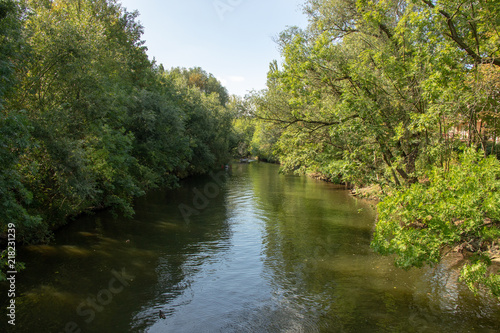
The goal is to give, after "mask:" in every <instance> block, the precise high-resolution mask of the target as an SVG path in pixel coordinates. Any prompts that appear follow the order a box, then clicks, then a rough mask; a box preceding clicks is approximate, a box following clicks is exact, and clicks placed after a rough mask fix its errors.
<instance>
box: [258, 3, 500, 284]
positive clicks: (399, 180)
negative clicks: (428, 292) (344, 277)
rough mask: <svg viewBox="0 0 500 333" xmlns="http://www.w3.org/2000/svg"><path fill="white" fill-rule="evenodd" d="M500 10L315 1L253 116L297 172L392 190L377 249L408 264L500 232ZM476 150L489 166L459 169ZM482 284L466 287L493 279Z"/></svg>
mask: <svg viewBox="0 0 500 333" xmlns="http://www.w3.org/2000/svg"><path fill="white" fill-rule="evenodd" d="M494 3H495V1H480V2H477V1H465V2H464V1H454V0H452V1H448V0H446V1H445V0H442V1H441V0H437V1H427V0H407V1H392V0H389V1H371V0H342V1H341V0H308V1H306V4H305V6H304V11H305V12H306V13H307V14H308V16H309V25H308V27H307V29H305V30H301V29H299V28H296V27H292V28H288V29H287V30H285V31H284V32H282V33H281V34H280V36H279V37H278V38H277V42H278V44H279V47H280V50H281V55H282V59H283V61H282V64H278V62H277V61H274V62H273V63H271V65H270V71H269V74H268V84H267V89H266V90H264V91H262V92H260V94H259V95H258V96H257V97H255V101H256V110H255V117H256V118H258V119H260V120H262V121H265V122H268V123H271V124H273V126H274V127H277V128H279V129H280V131H279V134H278V135H279V137H278V138H277V140H276V142H275V143H274V151H275V152H276V153H277V155H278V159H279V160H280V161H281V162H282V164H283V168H284V169H285V170H287V171H293V172H296V173H300V174H306V173H320V174H323V175H324V176H326V178H328V179H331V180H332V181H335V182H344V183H346V182H347V183H351V184H354V185H355V186H358V187H362V186H368V185H372V184H377V185H379V186H380V187H381V188H382V191H383V192H384V193H392V197H391V196H387V197H385V198H384V202H383V203H381V205H380V207H379V209H380V214H381V218H380V222H379V227H378V228H379V229H378V231H377V235H376V240H375V241H374V244H375V245H374V246H375V248H376V249H377V250H378V251H379V252H381V253H386V254H388V253H396V254H398V257H397V258H398V259H397V263H398V265H400V266H402V267H405V268H408V267H411V266H417V267H420V266H422V265H423V264H425V263H436V262H438V261H439V259H440V257H441V255H442V250H443V248H444V247H445V246H454V247H457V246H463V247H467V245H466V244H469V243H468V242H473V243H474V242H476V241H479V242H480V243H479V244H482V245H481V246H479V245H478V246H476V245H474V246H473V247H474V249H475V251H476V252H477V251H483V252H484V250H485V249H484V246H488V244H487V242H493V240H498V238H499V236H500V235H499V234H497V233H496V232H494V230H496V229H495V228H496V227H495V223H497V222H498V217H497V216H496V215H495V214H497V213H496V210H497V209H498V197H497V195H496V194H495V192H494V191H496V190H497V186H498V184H497V183H498V179H497V178H496V177H498V174H497V164H496V163H497V161H496V160H495V159H492V158H486V157H487V155H489V154H497V152H498V149H497V147H496V146H497V143H496V142H497V138H498V96H497V94H498V89H497V86H498V82H497V81H498V69H499V68H500V49H499V48H498V30H499V27H500V25H499V21H498V6H495V5H493V4H494ZM464 145H465V146H467V147H469V148H475V147H481V148H482V150H483V156H482V158H480V157H477V156H476V155H475V154H472V153H470V152H467V153H466V154H465V155H463V157H462V159H461V160H460V163H459V164H456V163H457V162H455V161H456V153H457V151H458V150H459V147H462V146H464ZM471 156H473V157H471ZM474 177H476V178H474ZM428 178H430V179H431V180H430V185H429V184H426V183H425V181H426V180H427V179H428ZM481 180H482V181H483V182H481ZM488 181H489V182H488ZM449 189H452V191H450V190H449ZM489 191H493V192H492V193H493V194H491V193H489ZM495 199H496V201H495ZM488 221H491V222H492V223H491V224H492V225H488V226H487V227H486V230H483V229H484V228H483V227H485V226H484V224H486V223H488ZM485 232H486V233H488V234H489V235H490V236H488V237H490V239H488V240H486V238H485V237H486V236H485V235H486V234H483V233H485ZM495 237H496V238H495ZM483 240H484V241H485V242H486V243H481V241H483ZM474 244H476V243H474ZM471 246H472V245H471ZM469 247H470V246H469ZM481 258H482V257H481ZM474 267H475V268H474V269H472V268H470V269H469V270H468V271H467V269H466V270H465V271H464V272H479V271H481V270H480V269H479V268H477V267H479V266H474ZM481 272H482V271H481ZM483 275H484V274H483ZM474 276H475V277H477V275H474V274H472V273H470V274H469V273H464V281H467V282H468V283H469V285H471V283H474V281H475V282H481V283H483V284H488V283H490V282H488V283H487V282H486V280H480V279H479V280H478V279H476V278H474ZM493 276H495V275H493ZM493 279H496V278H493ZM488 281H490V280H488ZM489 286H490V287H491V286H492V284H491V283H490V284H489ZM492 289H494V288H493V287H492Z"/></svg>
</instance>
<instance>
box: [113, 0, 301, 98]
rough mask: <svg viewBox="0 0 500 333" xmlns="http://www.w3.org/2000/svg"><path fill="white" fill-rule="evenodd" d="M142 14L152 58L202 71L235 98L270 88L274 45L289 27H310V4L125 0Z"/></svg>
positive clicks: (293, 1)
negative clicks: (307, 12)
mask: <svg viewBox="0 0 500 333" xmlns="http://www.w3.org/2000/svg"><path fill="white" fill-rule="evenodd" d="M119 2H121V4H122V6H123V7H125V8H126V9H127V11H129V12H132V11H135V10H138V11H139V13H140V16H139V18H138V19H137V20H138V21H139V22H140V23H141V24H142V25H143V27H144V35H143V38H142V39H143V40H145V42H146V44H145V45H146V46H147V48H148V56H149V58H150V59H153V58H154V59H155V60H156V62H157V63H158V64H163V66H164V67H165V69H170V68H172V67H185V68H191V67H201V68H203V69H204V70H205V71H206V72H208V73H211V74H213V75H214V76H215V77H216V78H217V79H219V81H221V83H222V84H223V85H224V86H225V87H226V88H227V89H228V91H229V93H230V94H235V95H240V96H242V97H243V96H244V95H245V94H247V93H248V92H249V91H251V90H261V89H264V88H265V87H266V80H267V72H268V70H269V63H270V62H271V61H273V60H274V59H276V60H278V61H279V60H280V59H281V58H280V53H279V50H278V46H277V44H276V43H275V42H274V41H273V38H274V37H277V36H278V35H279V33H280V32H281V31H283V30H285V29H286V28H287V26H298V27H301V28H305V27H306V26H307V17H306V15H305V14H303V12H302V6H303V4H304V2H305V1H304V0H119Z"/></svg>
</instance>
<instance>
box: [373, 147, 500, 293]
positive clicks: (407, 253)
mask: <svg viewBox="0 0 500 333" xmlns="http://www.w3.org/2000/svg"><path fill="white" fill-rule="evenodd" d="M482 156H484V155H483V154H482V153H478V152H476V151H474V150H466V151H464V153H463V154H461V156H460V159H459V161H458V162H456V163H454V164H451V165H450V166H449V169H448V170H446V169H443V168H434V169H432V171H431V172H430V174H429V175H428V181H426V182H425V183H417V184H413V185H412V186H411V187H409V188H406V189H404V190H400V191H397V192H396V193H393V194H392V195H390V196H387V197H386V198H385V199H384V200H383V201H382V202H380V203H379V206H378V211H379V221H378V223H377V226H376V232H375V236H374V239H373V242H372V247H373V248H374V249H375V251H377V252H379V253H381V254H384V255H389V254H394V255H396V259H395V261H396V265H397V266H399V267H402V268H405V269H408V268H411V267H422V266H423V265H425V264H429V265H433V264H436V263H438V262H439V261H440V259H441V256H442V254H443V250H444V249H445V248H451V249H454V250H455V251H460V252H463V253H464V254H470V253H474V254H475V255H474V256H467V258H468V260H469V261H470V262H471V263H472V265H465V266H464V268H463V270H462V281H464V282H466V283H467V285H468V286H469V287H470V288H471V289H472V290H473V291H477V288H476V287H475V286H476V285H477V284H481V285H484V286H486V287H488V288H489V289H490V291H491V292H492V293H493V294H495V295H496V296H500V281H499V280H500V279H499V278H498V275H495V274H489V273H488V270H487V269H486V268H487V266H489V265H491V251H490V250H491V249H492V245H493V243H494V242H495V241H497V240H498V239H499V238H500V229H499V223H500V195H499V192H498V191H499V190H500V163H499V161H498V160H497V159H496V158H495V157H488V158H483V157H482Z"/></svg>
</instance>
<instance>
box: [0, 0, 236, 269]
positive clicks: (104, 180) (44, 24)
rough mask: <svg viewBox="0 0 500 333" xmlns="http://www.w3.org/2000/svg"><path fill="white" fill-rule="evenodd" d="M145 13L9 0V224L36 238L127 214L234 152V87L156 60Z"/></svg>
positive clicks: (3, 32) (1, 129)
mask: <svg viewBox="0 0 500 333" xmlns="http://www.w3.org/2000/svg"><path fill="white" fill-rule="evenodd" d="M137 15H138V13H136V12H135V13H130V12H127V11H126V10H125V9H123V8H122V7H121V5H120V4H119V3H118V2H117V1H115V0H25V1H24V0H23V1H16V0H1V1H0V207H1V209H0V234H2V235H5V233H6V228H7V225H8V223H14V224H15V226H16V240H17V241H18V242H21V243H39V242H45V241H47V240H49V239H50V237H51V234H52V233H51V232H52V231H53V230H54V229H56V228H57V227H59V226H61V225H63V224H64V223H66V221H67V219H68V218H70V217H73V216H77V215H79V214H82V213H85V212H89V211H91V210H95V209H100V208H104V207H107V208H108V207H109V208H111V209H113V210H114V211H116V212H121V213H123V214H125V215H128V216H130V215H132V214H133V207H132V201H133V199H134V198H135V197H137V196H140V195H142V194H144V192H145V191H146V190H148V189H151V188H155V187H172V186H175V184H176V182H177V181H178V179H179V178H183V177H186V176H189V175H194V174H202V173H206V172H208V171H209V170H211V169H212V168H214V166H216V165H220V163H225V162H227V161H228V159H229V158H230V155H229V152H230V151H231V148H232V147H233V146H235V145H236V143H235V141H236V139H237V138H236V136H235V134H234V133H233V131H232V119H233V116H232V111H231V110H230V108H229V102H230V96H229V95H228V92H227V90H226V89H225V88H224V87H223V86H222V85H221V83H220V82H219V81H217V80H216V79H215V77H214V76H213V75H211V74H208V73H207V72H205V71H204V70H202V69H201V68H192V69H183V68H174V69H171V70H165V69H164V68H163V66H162V65H157V64H156V63H155V62H154V61H150V60H149V59H148V57H147V54H146V50H147V49H146V47H145V45H144V42H143V41H142V40H141V36H142V33H143V27H142V26H141V25H140V24H138V22H137V21H136V18H137ZM5 255H6V251H4V252H3V253H2V258H5ZM3 264H5V261H4V260H2V265H3Z"/></svg>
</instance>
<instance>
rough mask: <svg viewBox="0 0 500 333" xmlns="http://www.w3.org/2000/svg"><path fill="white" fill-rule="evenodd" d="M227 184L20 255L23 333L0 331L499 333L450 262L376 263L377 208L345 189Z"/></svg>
mask: <svg viewBox="0 0 500 333" xmlns="http://www.w3.org/2000/svg"><path fill="white" fill-rule="evenodd" d="M230 173H231V176H230V177H227V179H225V178H226V177H219V178H216V179H214V178H213V177H198V178H193V179H189V180H187V181H185V182H183V185H182V187H181V188H179V189H176V190H170V191H152V192H150V193H149V194H148V195H147V196H145V197H143V198H140V199H138V200H137V202H136V215H135V217H134V219H132V220H129V219H124V218H118V219H115V218H113V217H112V216H111V215H110V214H109V213H106V212H102V213H98V214H96V215H93V216H87V217H82V218H80V219H78V220H77V221H75V222H74V223H72V224H70V225H68V226H67V227H66V228H64V229H62V230H61V231H59V232H58V233H57V235H56V239H55V242H54V243H53V244H50V245H43V246H31V247H27V248H24V249H23V250H22V251H20V253H18V257H19V259H20V260H22V261H25V262H26V264H27V269H26V270H25V271H23V272H21V273H19V274H18V276H17V281H16V288H17V295H16V327H15V330H12V329H11V327H8V326H7V320H2V321H1V322H0V331H1V332H11V331H12V332H40V333H44V332H79V331H78V329H80V330H81V332H152V333H154V332H497V331H499V330H498V329H499V327H500V324H499V323H500V304H499V303H498V302H497V301H495V300H492V299H490V298H488V297H487V296H480V297H474V296H473V295H471V293H470V292H469V291H468V290H467V289H466V288H465V287H464V286H463V285H461V284H460V283H458V282H457V278H458V275H457V274H458V271H457V269H456V268H453V261H452V259H450V261H445V262H444V263H443V264H441V265H439V266H437V267H435V268H426V269H422V270H411V271H408V272H406V271H402V270H399V269H397V268H395V267H394V266H393V265H392V261H391V259H390V258H385V257H380V256H378V255H376V254H374V253H373V252H372V251H371V250H370V247H369V245H370V240H371V237H372V232H373V227H374V220H375V216H374V211H373V209H372V208H371V207H370V206H369V205H368V204H366V203H364V202H362V201H358V200H355V199H353V198H352V197H350V196H349V194H348V193H347V192H346V191H342V190H339V189H338V188H337V187H335V186H333V185H331V184H327V183H323V182H319V181H315V180H312V179H308V178H304V177H295V176H284V175H279V174H278V168H277V167H276V166H274V165H268V164H257V163H253V164H250V165H241V164H238V165H234V166H233V169H232V171H231V172H230ZM181 207H182V208H181ZM0 289H1V290H0V291H1V292H2V294H6V285H5V284H0ZM0 302H1V305H2V308H3V309H5V307H6V304H7V303H5V302H6V301H5V298H1V301H0ZM160 310H161V311H162V314H163V316H162V317H163V318H161V317H160V315H159V312H160ZM3 317H4V318H6V316H3Z"/></svg>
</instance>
